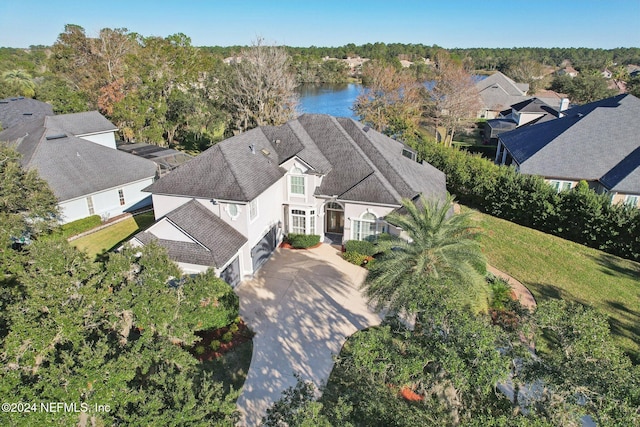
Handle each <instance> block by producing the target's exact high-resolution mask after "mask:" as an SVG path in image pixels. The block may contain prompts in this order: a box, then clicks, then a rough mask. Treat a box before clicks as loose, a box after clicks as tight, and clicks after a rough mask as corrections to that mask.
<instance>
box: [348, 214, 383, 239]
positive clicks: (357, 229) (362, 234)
mask: <svg viewBox="0 0 640 427" xmlns="http://www.w3.org/2000/svg"><path fill="white" fill-rule="evenodd" d="M377 220H378V218H377V217H376V216H375V215H374V214H372V213H371V212H365V213H364V214H362V215H361V216H360V218H359V219H353V220H351V230H352V237H353V239H354V240H371V238H372V237H373V236H375V235H376V234H379V230H378V222H377Z"/></svg>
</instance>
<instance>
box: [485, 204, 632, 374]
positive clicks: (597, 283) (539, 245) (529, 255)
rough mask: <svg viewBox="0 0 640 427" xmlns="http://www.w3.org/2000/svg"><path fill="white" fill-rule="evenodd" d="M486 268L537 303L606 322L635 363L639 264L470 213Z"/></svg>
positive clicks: (506, 222)
mask: <svg viewBox="0 0 640 427" xmlns="http://www.w3.org/2000/svg"><path fill="white" fill-rule="evenodd" d="M474 216H475V218H477V219H478V221H479V224H480V226H481V227H482V229H483V230H484V234H483V236H482V237H481V240H480V242H481V244H482V248H483V252H484V253H485V255H486V256H487V259H488V261H489V263H490V264H491V265H493V266H494V267H496V268H498V269H499V270H502V271H504V272H506V273H508V274H510V275H511V276H513V277H514V278H516V279H518V280H520V281H521V282H522V283H523V284H524V285H525V286H526V287H527V288H529V290H530V291H531V293H532V294H533V296H534V297H535V298H536V300H537V301H542V300H546V299H551V298H555V299H564V300H570V301H576V302H579V303H581V304H585V305H589V306H591V307H594V308H596V309H598V310H600V311H601V312H603V313H605V314H606V315H607V316H608V317H609V324H610V325H611V332H612V334H613V336H614V338H615V339H616V342H617V343H618V345H619V346H620V347H621V348H622V349H623V350H624V351H625V352H626V353H627V354H628V355H629V356H630V357H631V358H632V360H633V361H634V363H636V364H637V363H640V280H639V278H640V264H639V263H637V262H633V261H628V260H625V259H622V258H618V257H616V256H614V255H610V254H607V253H605V252H601V251H598V250H596V249H592V248H588V247H586V246H582V245H579V244H577V243H574V242H570V241H568V240H564V239H561V238H559V237H555V236H551V235H549V234H545V233H542V232H540V231H537V230H533V229H530V228H526V227H522V226H520V225H517V224H514V223H512V222H509V221H505V220H502V219H498V218H495V217H492V216H489V215H484V214H482V213H480V212H477V211H474Z"/></svg>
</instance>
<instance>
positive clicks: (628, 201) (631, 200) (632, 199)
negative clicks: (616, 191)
mask: <svg viewBox="0 0 640 427" xmlns="http://www.w3.org/2000/svg"><path fill="white" fill-rule="evenodd" d="M638 199H639V197H638V196H630V195H627V196H625V198H624V204H625V205H627V206H631V207H634V208H635V207H637V206H638Z"/></svg>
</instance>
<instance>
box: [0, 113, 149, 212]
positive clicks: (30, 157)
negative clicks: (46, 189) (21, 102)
mask: <svg viewBox="0 0 640 427" xmlns="http://www.w3.org/2000/svg"><path fill="white" fill-rule="evenodd" d="M116 130H117V128H116V127H115V126H114V125H113V124H112V123H111V122H110V121H109V120H107V119H106V118H105V117H104V116H102V115H101V114H100V113H98V112H97V111H90V112H85V113H75V114H63V115H58V116H47V115H43V116H40V117H36V118H32V119H31V120H29V121H23V122H21V123H18V124H16V125H14V126H11V127H10V128H8V129H6V130H4V131H2V132H0V141H2V142H3V143H6V144H8V145H10V146H13V147H15V149H16V150H17V151H18V152H19V153H20V154H21V155H22V158H21V162H22V166H23V167H24V168H26V169H35V170H37V171H38V173H39V175H40V177H41V178H42V179H44V180H45V181H47V183H48V184H49V186H50V187H51V189H52V190H53V193H54V194H55V196H56V198H57V199H58V204H59V206H60V210H61V214H62V218H61V220H62V222H63V223H67V222H71V221H74V220H76V219H80V218H84V217H86V216H89V215H94V214H95V215H100V216H101V217H102V218H103V219H107V218H109V217H110V216H115V215H119V214H122V213H123V212H125V211H127V210H129V209H134V208H137V207H141V206H144V205H145V204H150V203H151V200H150V198H149V196H148V194H147V193H144V192H142V189H143V188H145V187H147V186H149V185H150V184H151V183H153V181H154V179H155V176H156V165H155V163H153V162H152V161H149V160H146V159H143V158H140V157H136V156H133V155H131V154H127V153H124V152H121V151H118V150H116V142H115V131H116Z"/></svg>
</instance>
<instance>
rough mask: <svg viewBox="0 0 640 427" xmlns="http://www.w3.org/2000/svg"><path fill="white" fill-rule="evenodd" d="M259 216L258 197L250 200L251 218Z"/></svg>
mask: <svg viewBox="0 0 640 427" xmlns="http://www.w3.org/2000/svg"><path fill="white" fill-rule="evenodd" d="M257 216H258V199H253V200H252V201H251V202H249V219H250V220H251V221H253V220H254V219H256V217H257Z"/></svg>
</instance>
